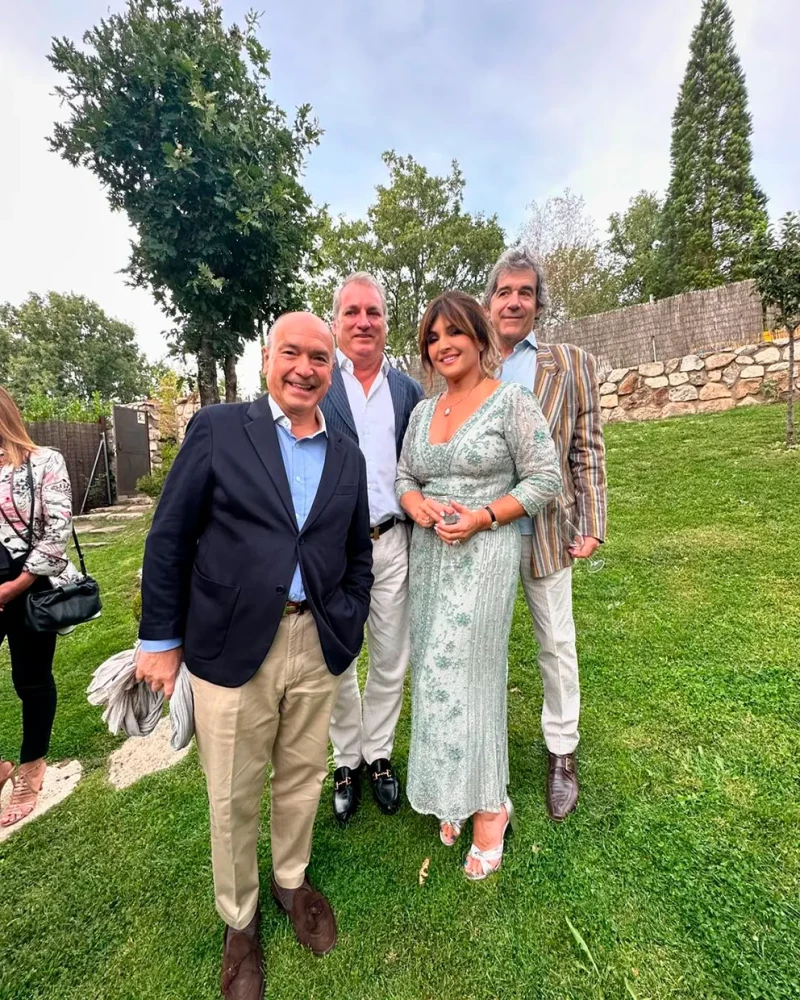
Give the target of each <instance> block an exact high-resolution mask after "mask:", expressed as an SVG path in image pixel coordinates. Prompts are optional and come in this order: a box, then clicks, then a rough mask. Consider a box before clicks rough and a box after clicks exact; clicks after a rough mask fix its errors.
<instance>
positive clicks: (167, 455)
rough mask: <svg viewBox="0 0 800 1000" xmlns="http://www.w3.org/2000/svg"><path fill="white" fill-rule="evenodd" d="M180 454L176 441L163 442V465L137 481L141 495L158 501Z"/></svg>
mask: <svg viewBox="0 0 800 1000" xmlns="http://www.w3.org/2000/svg"><path fill="white" fill-rule="evenodd" d="M177 454H178V444H177V442H176V441H174V440H173V441H163V442H162V444H161V465H160V466H159V467H158V468H157V469H155V470H154V471H153V472H149V473H148V474H147V475H146V476H141V477H140V478H139V479H137V480H136V489H137V490H138V491H139V492H140V493H144V494H145V495H146V496H148V497H151V498H152V499H153V500H158V498H159V497H160V496H161V491H162V490H163V489H164V482H165V480H166V478H167V473H168V472H169V470H170V469H171V468H172V463H173V462H174V461H175V456H176V455H177Z"/></svg>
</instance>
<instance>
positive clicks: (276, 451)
mask: <svg viewBox="0 0 800 1000" xmlns="http://www.w3.org/2000/svg"><path fill="white" fill-rule="evenodd" d="M247 416H248V417H250V420H251V422H250V423H249V424H245V427H244V429H245V431H246V432H247V436H248V437H249V438H250V442H251V444H252V445H253V447H254V448H255V450H256V454H257V455H258V457H259V458H260V459H261V462H262V464H263V466H264V468H265V469H266V470H267V474H268V475H269V477H270V479H271V480H272V482H273V484H274V486H275V489H276V490H277V493H278V496H279V497H280V498H281V501H282V503H283V506H284V507H285V508H286V513H287V514H288V516H289V519H290V520H291V522H292V524H293V525H294V527H295V529H296V528H297V519H296V518H295V514H294V504H293V503H292V495H291V493H290V492H289V480H288V479H287V478H286V467H285V466H284V464H283V455H281V446H280V443H279V441H278V431H277V430H276V428H275V421H274V420H273V418H272V410H271V409H270V407H269V399H268V397H267V396H261V398H260V399H257V400H256V401H255V402H254V403H253V404H252V405H251V406H250V408H249V409H248V411H247ZM326 464H327V463H326Z"/></svg>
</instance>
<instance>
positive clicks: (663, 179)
mask: <svg viewBox="0 0 800 1000" xmlns="http://www.w3.org/2000/svg"><path fill="white" fill-rule="evenodd" d="M729 2H730V6H731V9H732V11H733V15H734V19H735V29H734V30H735V40H736V45H737V50H738V52H739V55H740V58H741V61H742V65H743V68H744V71H745V74H746V78H747V85H748V90H749V95H750V111H751V113H752V116H753V125H754V129H753V140H752V141H753V154H754V156H753V170H754V173H755V175H756V178H757V180H758V182H759V183H760V185H761V187H762V188H763V189H764V191H765V192H766V194H767V196H768V198H769V211H770V215H771V216H772V217H773V218H777V217H779V216H780V215H781V214H782V213H783V212H786V211H789V210H793V209H797V210H800V132H798V130H797V128H796V116H797V111H796V105H797V100H796V94H797V86H798V85H797V74H798V69H797V65H798V64H797V56H796V48H795V46H796V39H797V38H798V37H800V3H798V2H797V0H729ZM248 6H249V4H248V3H246V2H242V0H223V7H224V11H225V16H226V19H227V20H228V21H231V22H232V21H239V22H241V21H242V20H243V17H244V14H245V12H246V10H247V9H248ZM255 6H256V7H257V9H259V10H263V15H262V18H261V22H260V37H261V40H262V42H263V43H264V44H265V45H266V46H267V48H269V49H270V51H271V53H272V60H271V73H272V80H271V89H270V96H271V97H273V98H274V99H275V100H276V101H277V102H278V103H279V104H280V105H281V106H282V107H284V108H285V109H286V110H287V111H291V110H292V109H293V108H295V107H296V106H297V105H299V104H303V103H309V104H311V106H312V108H313V111H314V114H315V115H316V117H317V118H318V119H319V122H320V125H321V126H322V128H323V129H324V135H323V137H322V141H321V143H320V145H319V146H318V147H317V148H316V149H315V150H314V151H313V152H312V154H311V156H310V158H309V161H308V165H307V170H306V176H305V183H306V186H307V188H308V190H309V191H310V193H311V195H312V197H313V199H314V200H315V202H316V203H317V204H322V203H327V204H328V206H329V207H330V210H331V211H332V212H333V213H335V214H338V213H344V214H346V215H348V216H350V217H358V216H361V215H363V213H364V212H365V210H366V208H367V206H368V205H369V204H370V203H371V201H372V200H373V197H374V188H375V185H376V184H379V183H382V182H383V181H384V180H385V179H386V169H385V167H384V165H383V163H382V162H381V153H382V152H383V151H384V150H387V149H394V150H396V151H397V152H398V153H402V154H411V155H412V156H414V157H415V158H416V159H417V160H418V161H420V162H421V163H423V164H424V165H425V166H426V167H427V168H428V169H429V170H431V171H433V172H441V173H444V172H447V171H448V170H449V166H450V162H451V161H452V160H453V159H457V160H458V161H459V163H460V165H461V168H462V170H463V172H464V175H465V177H466V182H467V187H466V193H465V207H466V209H467V210H468V211H472V212H484V213H487V214H492V213H497V215H498V217H499V220H500V223H501V225H503V227H504V228H505V230H506V232H507V234H508V235H509V236H513V235H515V234H516V233H517V231H518V230H519V228H520V227H521V225H522V224H523V222H524V220H525V218H526V214H527V206H529V205H530V203H531V202H532V201H539V202H541V201H543V200H544V199H546V198H547V197H548V196H549V195H553V194H558V193H560V192H562V191H563V190H564V188H565V187H569V188H571V189H572V190H573V191H574V192H576V193H578V194H581V195H583V196H584V198H585V199H586V203H587V207H588V208H589V210H590V212H591V213H592V215H593V216H594V218H595V220H596V221H597V223H598V228H599V229H600V230H601V231H602V230H603V229H604V228H605V224H606V220H607V218H608V215H609V214H610V213H611V212H613V211H622V210H624V209H625V207H626V205H627V203H628V201H629V199H630V198H632V197H633V196H634V195H635V194H636V193H637V192H638V191H640V190H641V189H647V190H656V191H662V192H663V190H664V189H665V188H666V186H667V184H668V182H669V144H670V122H671V117H672V112H673V110H674V107H675V102H676V99H677V95H678V88H679V86H680V83H681V80H682V77H683V73H684V70H685V67H686V62H687V59H688V46H689V40H690V36H691V32H692V28H693V26H694V24H695V23H696V21H697V19H698V17H699V13H700V6H701V3H700V0H649V2H648V3H641V0H560V2H559V3H552V2H544V0H302V2H295V3H287V2H285V0H261V2H260V3H257V4H255ZM123 7H124V3H123V2H122V0H70V2H69V3H67V2H66V0H31V2H29V3H27V4H21V3H16V2H14V0H0V93H2V94H3V98H4V99H3V101H2V102H1V103H0V142H2V155H0V192H2V196H0V236H1V237H2V238H0V302H6V301H10V302H12V303H18V302H20V301H22V299H24V298H25V296H26V295H27V294H28V292H30V291H37V292H40V293H45V292H47V291H49V290H54V291H59V292H76V293H80V294H83V295H86V296H88V297H90V298H93V299H95V300H96V301H97V302H99V303H100V305H101V306H102V307H103V308H104V309H105V310H106V311H107V312H108V313H110V314H111V315H113V316H115V317H116V318H118V319H121V320H124V321H126V322H128V323H131V324H132V325H133V326H134V327H135V329H136V331H137V338H138V341H139V344H140V346H141V348H142V350H143V351H144V352H145V353H146V354H147V356H148V357H149V358H150V359H151V360H156V359H158V358H160V357H163V355H164V354H165V351H166V342H165V339H164V335H163V331H164V330H165V329H167V328H168V325H169V324H168V321H167V320H166V319H165V317H164V316H163V314H162V313H161V311H160V310H159V309H158V307H157V306H156V305H155V303H154V302H153V300H152V297H151V296H150V294H149V293H148V292H147V291H145V290H142V289H132V288H129V287H127V286H126V284H125V281H124V277H123V276H122V275H121V274H120V270H121V269H122V268H123V267H124V266H125V264H126V262H127V258H128V253H129V240H130V237H131V232H130V229H129V227H128V225H127V222H126V219H125V217H124V216H123V215H120V214H119V213H112V212H111V210H110V209H109V208H108V205H107V203H106V199H105V195H104V193H103V191H102V189H101V187H100V185H99V182H97V181H96V180H95V179H94V177H93V176H92V175H91V174H90V173H89V171H88V170H86V169H83V168H75V167H71V166H70V165H69V164H67V163H66V162H65V161H64V160H62V159H60V157H59V156H57V154H55V153H52V152H50V151H49V149H48V145H47V141H46V136H47V135H49V134H50V133H51V131H52V123H53V122H54V121H55V120H57V119H58V118H59V117H61V116H63V110H62V109H61V108H60V106H59V102H58V99H57V98H56V96H55V95H54V93H53V91H54V88H55V86H56V85H57V83H58V80H57V74H55V73H54V72H53V70H52V68H51V66H50V64H49V63H48V61H47V58H46V56H47V53H48V51H49V49H50V44H51V37H52V36H66V37H68V38H71V39H73V40H75V41H76V42H77V41H79V40H80V37H81V35H82V34H83V32H84V31H85V30H86V29H87V28H88V27H90V26H92V25H94V24H96V23H97V21H99V20H100V18H102V17H104V16H105V15H106V14H107V13H108V11H109V10H112V11H118V10H121V9H122V8H123ZM239 376H240V384H241V388H242V389H243V390H244V391H245V392H246V393H252V392H254V391H255V390H256V389H257V386H258V353H257V349H256V348H255V346H252V347H250V348H249V349H248V350H247V351H246V353H245V356H244V357H243V359H242V361H241V362H240V365H239Z"/></svg>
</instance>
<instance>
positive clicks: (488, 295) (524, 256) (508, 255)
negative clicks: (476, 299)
mask: <svg viewBox="0 0 800 1000" xmlns="http://www.w3.org/2000/svg"><path fill="white" fill-rule="evenodd" d="M507 271H533V273H534V274H535V275H536V304H537V305H538V306H539V313H540V315H541V313H543V312H544V311H545V310H546V309H548V308H549V306H550V295H549V294H548V291H547V282H546V281H545V277H544V266H543V265H542V262H541V261H540V260H539V258H538V257H537V256H536V254H535V253H534V252H533V251H532V250H529V249H528V247H526V246H523V245H518V246H515V247H509V248H508V250H505V251H504V252H503V253H502V254H501V255H500V259H499V260H498V262H497V263H496V264H495V265H494V267H493V268H492V273H491V274H490V275H489V280H488V281H487V282H486V290H485V291H484V293H483V305H484V308H486V309H488V308H489V305H490V303H491V301H492V297H493V296H494V293H495V292H496V291H497V285H498V283H499V281H500V275H501V274H505V273H506V272H507Z"/></svg>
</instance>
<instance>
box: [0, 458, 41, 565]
mask: <svg viewBox="0 0 800 1000" xmlns="http://www.w3.org/2000/svg"><path fill="white" fill-rule="evenodd" d="M25 465H26V467H27V471H28V488H29V489H30V491H31V516H30V520H29V521H28V539H27V545H28V547H27V549H26V550H25V557H24V561H25V562H27V560H28V556H29V555H30V554H31V550H32V549H33V522H34V519H35V516H36V491H35V489H34V486H33V467H32V466H31V456H30V455H28V458H27V461H26V463H25ZM9 486H10V490H11V502H12V503H13V504H14V510H16V511H17V514H19V510H18V509H17V504H16V502H15V500H14V469H12V470H11V478H10V480H9ZM0 515H2V518H3V520H4V521H5V522H6V524H7V525H8V526H9V528H11V530H12V531H13V532H14V534H15V535H16V536H17V538H21V539H22V541H23V542H24V541H25V537H24V535H22V534H20V532H19V531H18V530H17V528H16V526H15V525H14V524H12V523H11V521H10V520H9V519H8V517H7V516H6V513H5V511H4V510H3V508H2V506H0ZM20 520H21V518H20Z"/></svg>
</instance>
